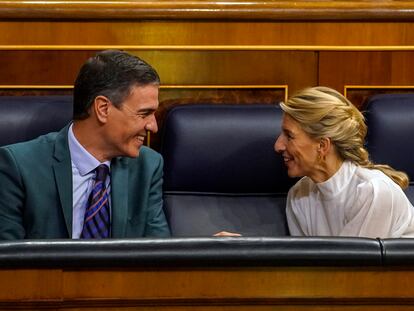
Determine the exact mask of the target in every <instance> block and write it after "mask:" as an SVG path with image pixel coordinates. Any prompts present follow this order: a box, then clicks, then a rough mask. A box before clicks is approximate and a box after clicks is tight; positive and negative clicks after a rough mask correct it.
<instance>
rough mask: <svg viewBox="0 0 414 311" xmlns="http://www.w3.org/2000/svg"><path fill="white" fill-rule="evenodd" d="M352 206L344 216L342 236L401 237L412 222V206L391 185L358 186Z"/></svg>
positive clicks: (375, 181)
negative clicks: (344, 222) (355, 199)
mask: <svg viewBox="0 0 414 311" xmlns="http://www.w3.org/2000/svg"><path fill="white" fill-rule="evenodd" d="M356 191H357V197H358V199H357V201H356V204H355V206H353V207H352V209H351V210H350V211H349V212H348V213H347V215H345V218H346V224H345V226H344V228H343V230H342V231H341V233H340V235H341V236H360V237H370V238H377V237H380V238H396V237H401V236H402V235H403V233H404V231H405V230H406V229H407V227H408V226H409V224H410V222H411V219H412V215H411V214H412V206H411V204H410V203H409V201H408V199H407V198H406V196H405V194H404V193H403V191H402V190H401V189H400V188H399V187H398V186H397V185H395V184H393V183H392V182H391V181H390V182H387V181H385V180H382V179H373V180H371V181H368V182H365V183H362V184H360V185H359V186H358V187H357V189H356Z"/></svg>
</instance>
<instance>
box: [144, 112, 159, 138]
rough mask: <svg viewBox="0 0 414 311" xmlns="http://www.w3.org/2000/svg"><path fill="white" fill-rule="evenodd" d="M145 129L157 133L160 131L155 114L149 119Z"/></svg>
mask: <svg viewBox="0 0 414 311" xmlns="http://www.w3.org/2000/svg"><path fill="white" fill-rule="evenodd" d="M145 129H146V130H147V131H150V132H152V133H154V134H155V133H157V132H158V124H157V119H156V118H155V115H151V116H150V119H149V120H148V122H147V124H146V125H145Z"/></svg>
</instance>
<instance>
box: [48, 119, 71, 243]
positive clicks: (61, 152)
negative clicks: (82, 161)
mask: <svg viewBox="0 0 414 311" xmlns="http://www.w3.org/2000/svg"><path fill="white" fill-rule="evenodd" d="M69 126H70V124H69V125H67V126H66V127H64V128H63V129H62V130H61V131H60V132H59V133H58V134H57V137H56V141H55V153H54V157H55V159H56V162H55V164H54V165H53V170H54V173H55V181H56V185H57V188H58V193H59V198H60V203H61V204H62V210H63V216H64V218H65V223H66V229H67V230H68V236H69V237H71V236H72V210H73V194H72V193H73V190H72V164H71V159H70V151H69V145H68V130H69Z"/></svg>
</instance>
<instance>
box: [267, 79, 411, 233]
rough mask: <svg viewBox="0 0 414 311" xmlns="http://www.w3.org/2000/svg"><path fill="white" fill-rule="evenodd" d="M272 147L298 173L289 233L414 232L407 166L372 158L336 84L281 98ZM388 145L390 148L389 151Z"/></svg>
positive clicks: (360, 124) (359, 120)
mask: <svg viewBox="0 0 414 311" xmlns="http://www.w3.org/2000/svg"><path fill="white" fill-rule="evenodd" d="M280 106H281V108H282V109H283V111H284V116H283V122H282V133H281V134H280V136H279V137H278V138H277V140H276V143H275V150H276V151H277V152H278V153H280V154H281V155H282V157H283V160H284V163H285V165H286V166H287V170H288V175H289V176H290V177H303V178H302V179H300V180H299V181H298V182H297V183H296V185H294V186H293V187H292V188H291V189H290V191H289V194H288V198H287V207H286V213H287V220H288V225H289V230H290V233H291V235H294V236H300V235H305V236H359V237H371V238H376V237H381V238H398V237H409V236H414V208H413V206H412V205H411V203H410V202H409V200H408V199H407V197H406V196H405V194H404V192H403V191H402V189H403V188H406V187H407V186H408V177H407V175H406V174H405V173H403V172H399V171H395V170H394V169H392V168H391V167H389V166H388V165H377V164H374V163H372V162H370V160H369V156H368V152H367V150H366V149H365V148H364V140H365V135H366V133H367V127H366V125H365V122H364V117H363V116H362V114H361V113H360V112H359V110H358V109H357V108H356V107H355V106H354V105H352V104H351V103H350V102H349V101H348V100H347V99H346V98H345V97H343V96H342V95H341V94H340V93H338V92H336V91H335V90H332V89H329V88H326V87H314V88H308V89H305V90H303V91H301V92H300V93H298V94H296V95H295V96H293V97H291V98H290V99H289V100H288V102H287V103H285V104H284V103H282V104H281V105H280ZM390 152H392V150H390Z"/></svg>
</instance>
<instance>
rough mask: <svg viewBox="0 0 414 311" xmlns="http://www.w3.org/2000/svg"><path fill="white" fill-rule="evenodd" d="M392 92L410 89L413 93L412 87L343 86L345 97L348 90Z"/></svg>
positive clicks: (413, 88)
mask: <svg viewBox="0 0 414 311" xmlns="http://www.w3.org/2000/svg"><path fill="white" fill-rule="evenodd" d="M381 89H386V90H393V89H401V90H409V89H412V90H413V91H414V85H345V86H344V96H345V97H347V95H348V91H349V90H381Z"/></svg>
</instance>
